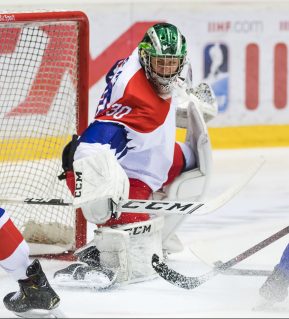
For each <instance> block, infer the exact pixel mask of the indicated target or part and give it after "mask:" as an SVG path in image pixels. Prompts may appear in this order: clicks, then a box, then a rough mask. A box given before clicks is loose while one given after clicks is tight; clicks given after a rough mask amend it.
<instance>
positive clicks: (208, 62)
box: [204, 43, 229, 112]
mask: <svg viewBox="0 0 289 319" xmlns="http://www.w3.org/2000/svg"><path fill="white" fill-rule="evenodd" d="M228 71H229V70H228V47H227V45H225V44H221V43H211V44H208V45H207V46H206V47H205V49H204V80H205V82H207V83H209V84H210V85H211V87H212V89H213V91H214V93H215V95H216V98H217V101H218V108H219V109H218V111H219V112H224V111H226V109H227V107H228V95H229V92H228V91H229V89H228V86H229V73H228Z"/></svg>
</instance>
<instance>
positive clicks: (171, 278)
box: [152, 254, 202, 289]
mask: <svg viewBox="0 0 289 319" xmlns="http://www.w3.org/2000/svg"><path fill="white" fill-rule="evenodd" d="M152 266H153V268H154V270H155V271H156V272H157V273H158V274H159V275H160V276H161V277H162V278H163V279H165V280H166V281H167V282H169V283H171V284H172V285H175V286H177V287H180V288H183V289H194V288H196V287H198V286H199V285H201V284H202V281H201V280H199V279H198V278H197V277H187V276H184V275H182V274H180V273H178V272H176V271H175V270H173V269H170V268H169V267H168V266H167V264H166V263H164V262H162V261H160V258H159V256H158V255H156V254H154V255H153V256H152Z"/></svg>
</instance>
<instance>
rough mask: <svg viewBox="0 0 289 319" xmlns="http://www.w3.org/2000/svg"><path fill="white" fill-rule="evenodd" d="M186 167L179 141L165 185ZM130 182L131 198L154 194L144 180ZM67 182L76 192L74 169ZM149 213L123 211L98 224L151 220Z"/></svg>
mask: <svg viewBox="0 0 289 319" xmlns="http://www.w3.org/2000/svg"><path fill="white" fill-rule="evenodd" d="M184 167H185V158H184V155H183V152H182V149H181V147H180V145H179V144H178V143H175V149H174V158H173V164H172V166H171V168H170V170H169V172H168V179H167V181H166V182H165V183H164V184H163V185H167V184H170V183H171V182H172V181H173V180H174V179H175V178H176V177H177V176H179V175H180V174H181V172H182V171H183V169H184ZM129 182H130V190H129V198H132V199H149V197H150V196H151V194H152V190H151V188H150V187H149V186H148V185H147V184H145V183H144V182H142V181H140V180H138V179H133V178H130V179H129ZM66 183H67V186H68V188H69V189H70V191H71V193H72V194H73V193H74V189H75V182H74V173H73V172H72V171H68V172H67V173H66ZM149 218H150V217H149V214H142V213H140V214H138V213H135V214H131V213H125V212H124V213H122V214H121V216H120V218H118V219H109V220H108V221H107V222H106V223H105V224H102V225H98V226H101V227H103V226H105V227H107V226H108V227H109V226H114V225H124V224H130V223H136V222H141V221H146V220H149Z"/></svg>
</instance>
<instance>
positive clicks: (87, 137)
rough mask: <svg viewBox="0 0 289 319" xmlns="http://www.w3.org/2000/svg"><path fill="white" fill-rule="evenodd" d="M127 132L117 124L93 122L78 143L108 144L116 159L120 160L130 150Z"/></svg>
mask: <svg viewBox="0 0 289 319" xmlns="http://www.w3.org/2000/svg"><path fill="white" fill-rule="evenodd" d="M127 134H128V132H127V130H126V129H125V127H124V126H123V125H121V124H119V123H114V122H100V121H94V122H93V123H91V124H90V125H89V126H88V128H87V129H86V130H85V132H84V133H83V134H82V136H81V137H80V138H79V140H78V142H79V143H80V142H83V143H99V144H109V145H110V148H111V149H114V150H116V156H117V159H120V158H122V157H123V156H124V155H126V154H127V151H128V150H129V149H130V148H129V147H128V146H127V144H128V142H129V141H130V140H129V139H128V137H127Z"/></svg>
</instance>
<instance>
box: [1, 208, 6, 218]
mask: <svg viewBox="0 0 289 319" xmlns="http://www.w3.org/2000/svg"><path fill="white" fill-rule="evenodd" d="M4 213H5V209H3V208H0V218H1V217H2V216H3V215H4Z"/></svg>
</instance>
